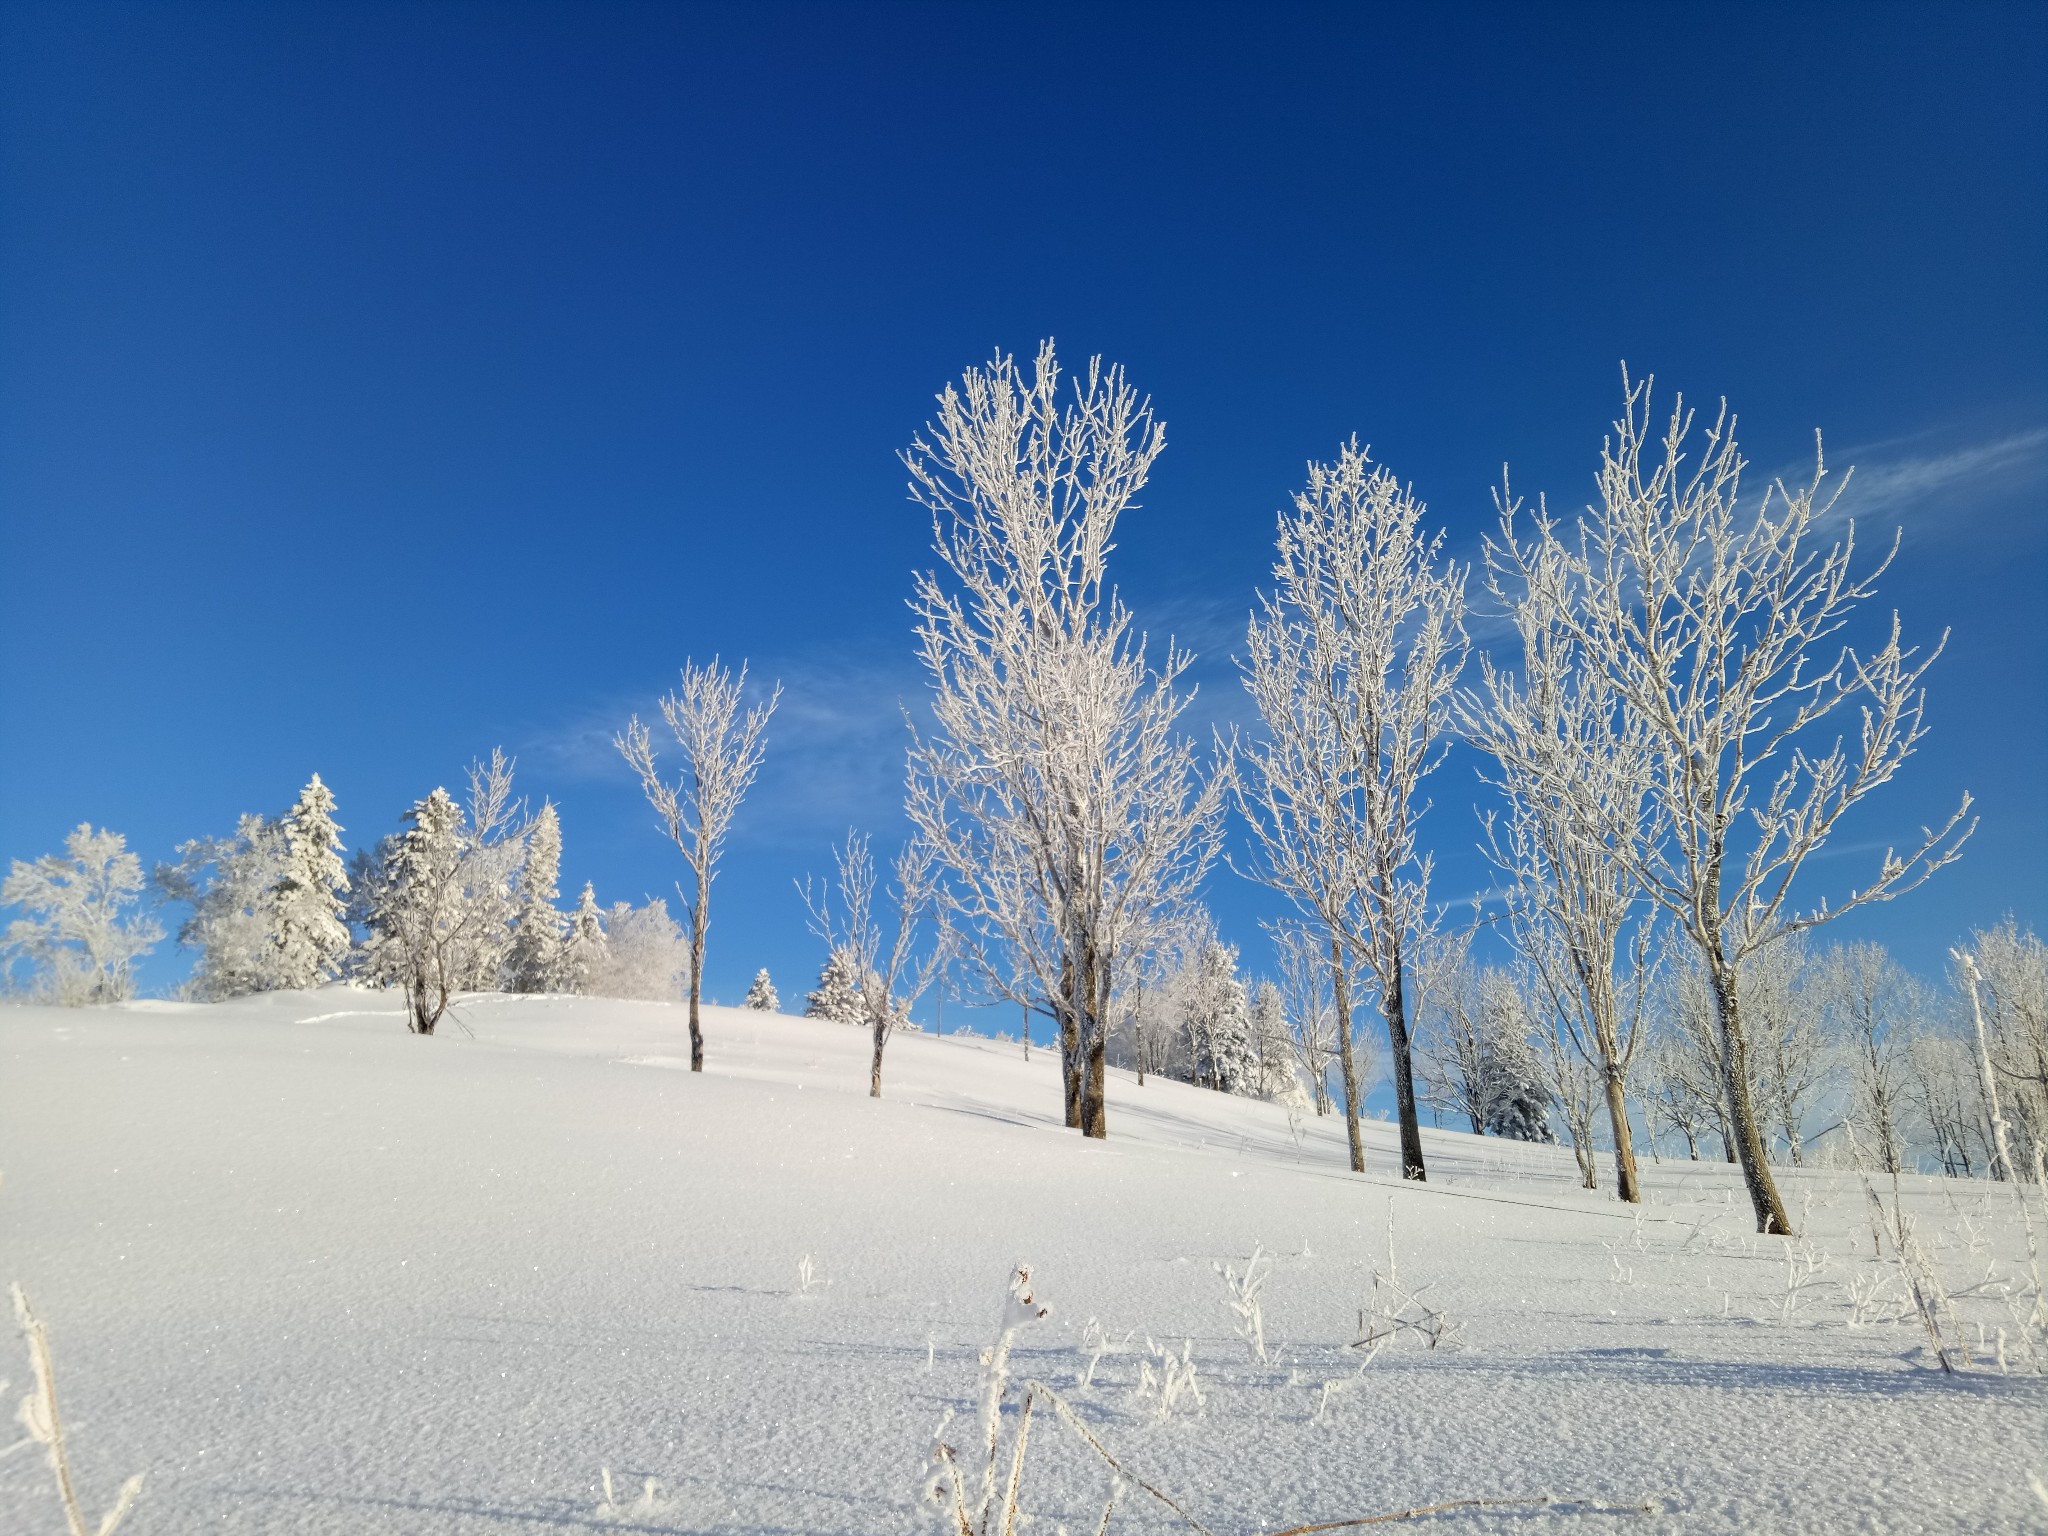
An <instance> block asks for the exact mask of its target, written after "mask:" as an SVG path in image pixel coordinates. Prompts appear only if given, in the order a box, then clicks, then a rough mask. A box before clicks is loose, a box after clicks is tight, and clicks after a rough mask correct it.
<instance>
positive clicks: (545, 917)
mask: <svg viewBox="0 0 2048 1536" xmlns="http://www.w3.org/2000/svg"><path fill="white" fill-rule="evenodd" d="M561 873H562V821H561V818H560V816H558V815H557V814H556V812H555V808H554V806H553V804H551V803H543V804H542V806H541V808H540V814H539V815H538V816H536V817H534V819H533V830H532V832H531V833H530V834H529V835H528V837H527V843H526V865H525V867H524V868H523V869H522V870H521V871H520V874H519V915H518V919H517V921H518V927H517V928H516V929H515V930H514V932H513V935H512V953H511V958H510V969H511V972H512V990H513V991H515V992H552V991H554V990H555V989H556V988H557V987H559V986H560V985H561V972H562V955H563V928H564V926H565V925H564V923H563V921H562V914H561V913H560V912H558V911H557V910H556V909H555V899H556V897H557V896H558V895H559V894H560V891H559V890H558V885H559V882H560V880H561Z"/></svg>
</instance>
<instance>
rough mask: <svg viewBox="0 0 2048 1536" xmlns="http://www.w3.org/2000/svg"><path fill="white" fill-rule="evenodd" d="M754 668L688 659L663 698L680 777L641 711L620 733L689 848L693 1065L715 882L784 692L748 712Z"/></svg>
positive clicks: (698, 1047) (685, 894)
mask: <svg viewBox="0 0 2048 1536" xmlns="http://www.w3.org/2000/svg"><path fill="white" fill-rule="evenodd" d="M746 684H747V669H746V666H745V664H744V663H743V664H742V665H741V667H740V669H739V671H738V673H737V674H735V673H733V672H731V671H729V670H728V669H726V668H724V667H721V666H720V665H719V664H718V658H717V657H715V656H714V657H712V659H711V661H710V664H709V665H707V666H702V667H700V666H696V665H694V664H693V663H690V662H687V661H686V662H684V664H683V679H682V685H681V686H680V687H679V688H677V689H676V691H675V692H673V693H670V694H668V695H666V696H664V697H663V699H662V701H661V713H662V718H663V719H665V720H666V721H667V722H668V728H669V730H670V731H672V732H673V733H674V735H675V738H676V744H677V746H678V747H680V748H681V749H682V755H683V764H682V771H681V772H680V774H679V775H678V776H677V778H676V780H675V782H674V783H669V782H668V781H667V780H665V779H663V778H662V776H661V773H660V771H659V770H658V769H657V767H656V766H655V758H654V746H653V743H652V740H651V739H650V737H649V735H648V731H647V727H646V726H644V725H642V724H641V723H640V717H639V716H638V715H635V716H634V717H633V718H632V720H631V721H629V722H628V724H627V726H626V729H625V730H624V732H622V733H621V734H620V735H619V736H618V738H617V742H616V744H617V746H618V749H619V753H620V755H621V756H623V757H624V758H625V759H626V761H627V763H628V764H630V765H631V767H632V768H633V771H634V772H635V773H637V774H639V776H640V787H641V788H642V789H643V790H645V791H646V793H647V801H648V804H650V805H652V806H653V807H654V813H655V815H656V816H657V817H659V818H660V821H661V825H662V829H663V830H664V831H665V832H667V834H668V836H669V839H670V841H672V842H673V843H674V844H675V845H676V847H677V848H679V849H681V850H682V855H683V861H684V863H686V864H687V865H689V868H690V875H691V880H692V885H691V888H690V889H688V890H684V889H683V888H682V887H681V886H680V885H679V886H678V887H677V890H678V891H679V892H681V894H682V898H683V908H684V912H685V915H686V917H687V919H688V922H689V929H690V1070H691V1071H692V1072H702V1071H703V1070H704V1030H703V1026H702V1024H701V1023H700V1022H699V1018H698V1014H699V1010H700V1006H701V1003H702V999H703V993H704V935H705V933H706V931H707V930H708V929H709V928H710V926H711V881H712V877H713V876H714V875H716V874H717V872H718V859H719V855H720V854H721V853H723V852H724V850H725V839H726V834H727V833H728V832H729V831H730V830H731V829H732V819H733V817H734V815H735V814H737V812H738V811H739V808H740V802H741V801H742V800H744V799H745V798H746V794H747V790H748V789H749V788H750V787H751V786H752V784H753V782H754V775H755V774H756V773H757V772H759V771H760V767H761V754H762V752H763V751H764V750H765V737H766V734H767V730H768V720H769V717H770V716H771V715H773V714H774V713H775V706H776V703H777V702H778V701H779V700H780V699H781V698H782V688H781V685H780V684H777V685H776V688H775V690H774V692H772V693H771V694H769V696H768V701H767V702H766V703H765V704H761V705H759V706H757V707H755V708H753V709H749V710H746V711H744V712H743V711H742V710H741V708H740V700H741V697H742V695H743V694H744V693H745V691H746Z"/></svg>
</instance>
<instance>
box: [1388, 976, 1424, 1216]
mask: <svg viewBox="0 0 2048 1536" xmlns="http://www.w3.org/2000/svg"><path fill="white" fill-rule="evenodd" d="M1386 1013H1387V1045H1388V1047H1389V1048H1390V1050H1391V1051H1392V1054H1393V1058H1394V1100H1395V1103H1396V1105H1397V1106H1398V1107H1399V1109H1400V1114H1401V1177H1402V1178H1404V1179H1412V1180H1413V1181H1414V1182H1416V1183H1417V1184H1420V1183H1423V1182H1424V1181H1425V1180H1426V1179H1427V1178H1428V1174H1427V1173H1426V1172H1425V1170H1424V1169H1423V1166H1422V1122H1421V1120H1420V1119H1418V1118H1417V1116H1416V1113H1415V1063H1414V1062H1413V1061H1412V1060H1411V1059H1410V1056H1409V1050H1408V1012H1407V1007H1406V1004H1405V1001H1404V1000H1403V998H1402V995H1401V959H1400V953H1399V951H1398V950H1397V951H1396V952H1395V956H1394V976H1393V982H1392V984H1391V985H1389V986H1388V987H1387V988H1386Z"/></svg>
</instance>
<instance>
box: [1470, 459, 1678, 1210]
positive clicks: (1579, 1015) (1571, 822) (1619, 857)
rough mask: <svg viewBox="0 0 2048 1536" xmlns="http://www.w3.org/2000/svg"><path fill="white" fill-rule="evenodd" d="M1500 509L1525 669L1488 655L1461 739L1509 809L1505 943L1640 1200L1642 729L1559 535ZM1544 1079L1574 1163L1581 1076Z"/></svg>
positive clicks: (1497, 851) (1490, 545)
mask: <svg viewBox="0 0 2048 1536" xmlns="http://www.w3.org/2000/svg"><path fill="white" fill-rule="evenodd" d="M1499 506H1500V514H1501V517H1500V528H1499V531H1498V533H1497V534H1496V535H1495V536H1494V537H1493V538H1490V539H1488V540H1487V544H1486V567H1487V577H1486V581H1487V589H1488V591H1489V592H1490V593H1491V594H1492V596H1493V598H1494V600H1495V601H1496V602H1497V603H1498V604H1499V605H1500V606H1501V608H1502V609H1503V610H1505V612H1506V613H1507V614H1508V615H1509V617H1510V618H1511V619H1512V620H1513V623H1514V625H1515V629H1516V633H1517V637H1518V638H1519V640H1520V642H1521V654H1520V657H1519V658H1518V660H1519V663H1520V665H1519V669H1518V670H1510V669H1508V668H1505V667H1501V666H1497V665H1495V664H1494V662H1493V660H1492V658H1490V657H1488V656H1485V655H1482V656H1481V657H1480V659H1479V660H1480V669H1481V677H1482V686H1481V688H1480V689H1479V690H1478V691H1476V692H1472V693H1468V694H1466V695H1464V696H1463V697H1462V699H1461V708H1460V713H1461V715H1462V717H1463V721H1464V724H1465V729H1466V734H1467V736H1468V737H1469V738H1470V739H1471V741H1472V743H1473V745H1475V746H1477V747H1479V748H1480V749H1481V750H1482V751H1483V752H1485V753H1486V754H1487V756H1488V757H1489V758H1490V759H1491V762H1492V766H1491V767H1490V769H1487V770H1484V771H1483V773H1484V776H1485V777H1486V778H1487V779H1488V780H1489V781H1490V782H1491V783H1493V784H1494V786H1495V787H1496V788H1498V789H1499V790H1500V791H1501V794H1502V796H1503V798H1504V799H1505V800H1506V802H1507V804H1506V810H1505V814H1503V815H1500V816H1498V817H1496V816H1493V815H1489V816H1488V818H1487V823H1486V825H1487V842H1486V851H1487V852H1488V854H1489V855H1490V856H1491V858H1492V860H1493V862H1494V865H1495V866H1496V868H1497V869H1498V870H1499V871H1500V873H1501V875H1502V876H1503V878H1504V881H1505V884H1506V886H1507V893H1508V894H1507V902H1508V919H1509V931H1510V933H1511V935H1512V937H1513V940H1514V943H1515V947H1516V948H1517V949H1518V950H1520V951H1521V954H1522V959H1523V963H1524V965H1525V967H1526V969H1527V971H1528V974H1529V977H1530V979H1531V980H1532V982H1533V983H1534V988H1535V991H1536V993H1537V994H1539V997H1540V1005H1541V1007H1542V1009H1543V1012H1544V1014H1545V1016H1546V1018H1548V1019H1549V1020H1551V1021H1552V1023H1551V1027H1550V1028H1548V1029H1546V1031H1545V1032H1544V1033H1545V1034H1546V1036H1553V1035H1554V1036H1555V1037H1556V1038H1557V1039H1558V1041H1559V1043H1561V1044H1563V1045H1565V1046H1567V1047H1568V1048H1569V1050H1570V1051H1573V1052H1576V1053H1577V1055H1578V1056H1579V1057H1580V1059H1581V1060H1582V1061H1583V1062H1584V1063H1585V1065H1586V1066H1587V1067H1589V1068H1590V1069H1592V1071H1593V1072H1595V1073H1596V1074H1597V1075H1598V1078H1599V1090H1600V1096H1601V1097H1602V1098H1603V1099H1604V1101H1605V1105H1606V1110H1607V1124H1608V1129H1609V1132H1610V1134H1611V1136H1612V1138H1613V1144H1614V1164H1615V1191H1616V1193H1617V1194H1618V1195H1619V1197H1620V1198H1621V1199H1623V1200H1625V1201H1628V1202H1629V1203H1631V1204H1635V1203H1638V1202H1640V1201H1641V1199H1642V1189H1641V1186H1640V1183H1639V1180H1638V1178H1637V1173H1636V1157H1635V1143H1634V1139H1633V1135H1632V1131H1631V1127H1630V1124H1629V1113H1628V1072H1629V1066H1630V1064H1631V1062H1632V1061H1633V1059H1634V1057H1635V1053H1636V1048H1637V1046H1638V1044H1639V1043H1640V1042H1641V1039H1642V1037H1643V1034H1644V1030H1643V1027H1642V1026H1643V1018H1644V1005H1645V1003H1646V1001H1647V999H1648V996H1649V992H1650V987H1651V981H1652V977H1651V970H1652V967H1651V965H1650V960H1651V958H1652V956H1653V954H1654V953H1655V950H1654V947H1653V934H1654V931H1655V924H1654V921H1653V920H1654V918H1655V916H1656V911H1657V909H1656V906H1655V904H1654V903H1652V902H1651V901H1650V899H1649V896H1648V893H1647V892H1645V891H1644V889H1643V882H1642V879H1641V876H1640V875H1639V874H1638V870H1639V869H1640V868H1641V867H1642V863H1643V853H1644V850H1645V849H1646V847H1648V846H1649V845H1650V844H1652V843H1654V842H1655V841H1656V839H1657V838H1658V837H1659V835H1660V833H1661V824H1660V821H1659V816H1658V805H1657V801H1656V798H1655V796H1654V795H1653V794H1652V793H1651V784H1652V771H1651V769H1652V759H1651V755H1650V752H1649V747H1648V741H1649V733H1648V727H1647V725H1646V724H1645V722H1644V721H1643V720H1642V718H1641V717H1640V716H1639V715H1637V714H1635V713H1634V712H1632V711H1631V710H1629V709H1627V708H1626V707H1625V706H1624V702H1623V700H1622V697H1621V695H1620V693H1619V692H1618V691H1617V689H1616V688H1615V686H1614V682H1613V679H1612V678H1611V677H1610V676H1609V675H1608V674H1607V673H1606V672H1605V671H1604V670H1603V669H1601V668H1599V667H1596V666H1591V665H1588V664H1587V663H1586V661H1585V659H1584V658H1583V657H1582V656H1581V655H1580V653H1579V649H1578V647H1577V646H1576V644H1575V643H1574V642H1573V640H1572V637H1571V636H1570V634H1569V633H1568V632H1567V631H1566V628H1565V626H1564V625H1563V624H1561V623H1560V622H1558V617H1557V614H1556V611H1555V607H1554V605H1555V603H1556V602H1557V601H1558V599H1559V597H1560V595H1561V594H1562V593H1564V592H1566V591H1568V590H1569V583H1568V582H1566V581H1564V580H1563V579H1562V577H1561V575H1560V574H1559V573H1558V572H1557V571H1556V570H1555V569H1554V566H1555V563H1556V561H1557V560H1558V558H1559V556H1558V553H1557V545H1556V544H1555V543H1554V542H1551V543H1546V542H1544V540H1543V538H1542V536H1541V533H1542V529H1543V524H1542V522H1541V520H1540V519H1539V521H1538V525H1537V526H1538V536H1537V537H1536V539H1535V540H1534V541H1533V542H1530V541H1524V540H1523V539H1522V538H1521V537H1520V533H1519V530H1518V528H1517V521H1516V520H1517V517H1518V515H1519V514H1520V512H1521V504H1520V503H1519V502H1517V501H1516V500H1515V498H1514V496H1513V495H1512V494H1511V493H1510V492H1509V491H1508V490H1507V489H1506V488H1505V487H1503V489H1502V491H1501V493H1500V496H1499ZM1525 543H1527V544H1528V547H1524V545H1525ZM1552 1076H1553V1078H1554V1079H1555V1082H1556V1084H1557V1087H1558V1091H1559V1098H1560V1102H1561V1103H1562V1105H1563V1108H1564V1113H1565V1117H1566V1120H1567V1123H1568V1124H1569V1125H1570V1126H1571V1127H1572V1128H1573V1143H1572V1144H1573V1146H1574V1147H1575V1148H1578V1149H1581V1151H1582V1158H1583V1152H1584V1151H1585V1150H1586V1149H1587V1147H1588V1140H1587V1138H1586V1137H1584V1136H1581V1135H1580V1134H1579V1133H1578V1128H1579V1121H1580V1119H1581V1116H1580V1114H1579V1094H1580V1088H1581V1074H1580V1073H1579V1072H1578V1071H1576V1070H1575V1069H1574V1068H1573V1066H1572V1065H1571V1064H1570V1063H1569V1062H1566V1061H1563V1060H1559V1061H1556V1062H1554V1063H1552ZM1588 1187H1589V1188H1590V1187H1592V1186H1591V1185H1590V1184H1589V1185H1588Z"/></svg>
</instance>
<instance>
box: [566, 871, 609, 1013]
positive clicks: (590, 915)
mask: <svg viewBox="0 0 2048 1536" xmlns="http://www.w3.org/2000/svg"><path fill="white" fill-rule="evenodd" d="M604 952H605V936H604V913H603V911H602V910H601V909H600V908H599V907H598V904H597V892H596V891H595V890H593V889H592V888H591V884H590V882H589V881H588V880H586V881H584V882H583V895H582V896H581V897H579V898H578V899H577V902H576V910H575V911H574V912H572V913H570V914H569V938H568V941H567V942H566V943H564V944H563V946H562V971H561V982H560V985H561V988H562V990H563V991H565V992H582V993H588V992H589V991H590V984H591V982H592V981H593V980H595V979H597V977H598V975H599V973H600V972H601V971H602V970H603V968H604Z"/></svg>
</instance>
